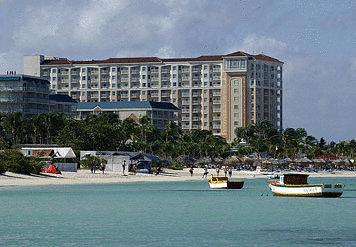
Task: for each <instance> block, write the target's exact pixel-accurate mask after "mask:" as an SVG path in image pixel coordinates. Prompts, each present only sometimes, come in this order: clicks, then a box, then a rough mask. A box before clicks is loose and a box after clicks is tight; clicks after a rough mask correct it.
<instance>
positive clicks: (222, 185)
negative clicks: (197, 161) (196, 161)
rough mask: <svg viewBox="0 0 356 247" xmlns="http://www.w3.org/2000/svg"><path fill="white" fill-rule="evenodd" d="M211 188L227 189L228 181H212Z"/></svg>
mask: <svg viewBox="0 0 356 247" xmlns="http://www.w3.org/2000/svg"><path fill="white" fill-rule="evenodd" d="M209 187H210V189H227V182H223V183H211V182H209Z"/></svg>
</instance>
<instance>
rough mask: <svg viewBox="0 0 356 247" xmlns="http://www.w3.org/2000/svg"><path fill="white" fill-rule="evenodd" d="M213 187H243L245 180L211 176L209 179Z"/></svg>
mask: <svg viewBox="0 0 356 247" xmlns="http://www.w3.org/2000/svg"><path fill="white" fill-rule="evenodd" d="M208 183H209V186H210V188H211V189H241V188H242V187H243V186H244V181H242V180H237V179H231V178H230V179H229V178H227V177H211V178H210V179H209V181H208Z"/></svg>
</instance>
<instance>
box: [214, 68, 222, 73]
mask: <svg viewBox="0 0 356 247" xmlns="http://www.w3.org/2000/svg"><path fill="white" fill-rule="evenodd" d="M220 71H221V69H220V68H213V72H220Z"/></svg>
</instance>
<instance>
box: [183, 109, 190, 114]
mask: <svg viewBox="0 0 356 247" xmlns="http://www.w3.org/2000/svg"><path fill="white" fill-rule="evenodd" d="M182 113H190V109H186V108H183V109H182Z"/></svg>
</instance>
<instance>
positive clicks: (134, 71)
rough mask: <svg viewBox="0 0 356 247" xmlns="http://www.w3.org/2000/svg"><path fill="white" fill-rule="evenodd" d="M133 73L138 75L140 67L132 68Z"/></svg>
mask: <svg viewBox="0 0 356 247" xmlns="http://www.w3.org/2000/svg"><path fill="white" fill-rule="evenodd" d="M131 74H135V75H136V74H137V75H138V74H140V70H138V69H132V70H131Z"/></svg>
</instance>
